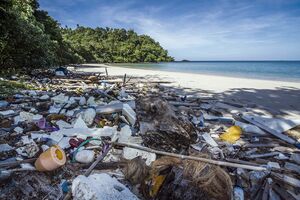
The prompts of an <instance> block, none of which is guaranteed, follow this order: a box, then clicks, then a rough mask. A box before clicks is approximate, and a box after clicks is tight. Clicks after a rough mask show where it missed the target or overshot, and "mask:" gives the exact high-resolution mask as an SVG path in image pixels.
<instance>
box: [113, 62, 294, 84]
mask: <svg viewBox="0 0 300 200" xmlns="http://www.w3.org/2000/svg"><path fill="white" fill-rule="evenodd" d="M107 66H109V67H122V68H127V69H137V70H139V68H138V67H130V66H126V63H124V66H122V65H121V64H120V65H107ZM141 70H150V71H160V72H176V73H184V74H199V75H205V76H206V75H207V76H218V77H228V78H240V79H250V80H263V81H280V82H289V83H300V80H296V79H291V80H283V79H282V78H280V77H273V78H272V77H268V78H254V77H239V76H237V75H224V74H214V73H207V72H192V71H189V72H182V71H168V70H160V69H147V68H142V69H141Z"/></svg>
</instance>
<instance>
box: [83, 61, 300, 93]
mask: <svg viewBox="0 0 300 200" xmlns="http://www.w3.org/2000/svg"><path fill="white" fill-rule="evenodd" d="M82 66H83V67H81V68H78V69H80V70H83V71H87V72H92V71H93V70H95V72H102V71H103V70H101V68H105V67H107V69H108V73H109V74H111V75H119V76H123V75H124V74H125V73H127V75H133V76H137V77H145V76H148V78H151V77H149V76H155V75H157V76H158V77H157V78H160V79H161V78H166V79H168V80H167V81H170V80H169V79H171V82H174V83H176V82H177V83H179V84H180V83H181V84H180V85H181V86H182V87H186V86H187V85H189V86H191V89H193V88H199V89H206V90H212V91H215V92H224V91H226V90H228V89H234V88H241V87H242V88H255V89H276V88H277V87H290V88H295V89H300V82H294V81H282V80H269V79H255V78H244V77H242V78H240V77H235V76H222V75H214V74H201V73H190V72H175V71H165V70H153V69H137V68H130V67H126V66H116V65H107V64H83V65H82ZM92 69H93V70H92ZM186 77H189V78H193V79H196V78H202V79H204V80H207V81H212V80H214V84H210V86H211V88H209V87H208V85H207V84H201V83H199V84H200V85H199V86H197V85H195V84H189V83H188V82H190V81H192V82H195V81H196V82H199V80H193V79H187V78H186ZM152 78H155V77H152ZM220 81H222V82H224V84H221V82H220ZM236 83H239V85H237V84H236ZM201 86H205V87H204V88H201Z"/></svg>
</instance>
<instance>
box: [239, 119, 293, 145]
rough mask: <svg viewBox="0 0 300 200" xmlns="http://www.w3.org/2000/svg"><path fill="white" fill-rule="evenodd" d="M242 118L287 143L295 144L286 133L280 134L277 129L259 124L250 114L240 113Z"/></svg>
mask: <svg viewBox="0 0 300 200" xmlns="http://www.w3.org/2000/svg"><path fill="white" fill-rule="evenodd" d="M242 118H243V119H244V120H246V121H247V122H249V123H251V124H254V125H255V126H258V127H259V128H261V129H263V130H264V131H267V132H268V133H270V134H272V135H274V136H275V137H278V138H280V139H281V140H283V141H285V142H287V143H289V144H296V141H295V140H294V139H292V138H290V137H288V136H287V135H284V134H282V133H281V132H279V131H276V130H273V129H271V128H269V127H268V126H265V125H264V124H261V123H259V122H257V121H255V120H254V119H253V118H252V117H251V116H246V115H242Z"/></svg>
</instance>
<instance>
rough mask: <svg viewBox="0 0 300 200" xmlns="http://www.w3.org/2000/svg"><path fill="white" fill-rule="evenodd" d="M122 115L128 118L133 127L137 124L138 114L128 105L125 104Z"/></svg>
mask: <svg viewBox="0 0 300 200" xmlns="http://www.w3.org/2000/svg"><path fill="white" fill-rule="evenodd" d="M122 115H125V116H126V118H127V120H128V121H129V122H130V124H131V125H134V124H135V122H136V113H135V112H134V110H133V109H132V108H131V107H130V106H129V105H128V104H123V109H122Z"/></svg>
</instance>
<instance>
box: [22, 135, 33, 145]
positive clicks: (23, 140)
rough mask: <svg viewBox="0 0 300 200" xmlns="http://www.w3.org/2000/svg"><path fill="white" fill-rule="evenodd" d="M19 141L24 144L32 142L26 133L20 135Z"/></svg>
mask: <svg viewBox="0 0 300 200" xmlns="http://www.w3.org/2000/svg"><path fill="white" fill-rule="evenodd" d="M21 141H22V143H23V144H24V145H25V144H30V143H32V142H33V140H32V139H31V138H29V137H28V135H25V136H22V137H21Z"/></svg>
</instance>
